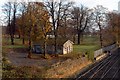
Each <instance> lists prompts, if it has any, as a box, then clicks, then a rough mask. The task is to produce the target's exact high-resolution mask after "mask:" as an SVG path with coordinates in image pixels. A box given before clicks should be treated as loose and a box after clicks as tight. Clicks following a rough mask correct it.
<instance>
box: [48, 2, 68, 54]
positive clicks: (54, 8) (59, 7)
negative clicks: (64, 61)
mask: <svg viewBox="0 0 120 80" xmlns="http://www.w3.org/2000/svg"><path fill="white" fill-rule="evenodd" d="M65 2H66V1H64V0H60V1H59V2H57V1H54V0H50V1H47V2H46V6H47V8H48V11H49V14H50V16H51V20H52V26H53V34H54V36H55V38H54V46H55V50H54V53H56V52H57V48H56V46H57V38H58V29H59V27H60V26H61V25H60V21H61V20H62V18H63V16H66V11H67V10H68V8H69V7H70V3H68V2H67V3H65ZM65 5H67V6H66V8H65ZM63 9H64V10H63Z"/></svg>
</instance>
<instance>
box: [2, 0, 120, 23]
mask: <svg viewBox="0 0 120 80" xmlns="http://www.w3.org/2000/svg"><path fill="white" fill-rule="evenodd" d="M7 1H10V0H0V24H1V18H2V16H3V15H2V10H1V9H2V7H1V6H2V5H3V4H4V3H5V2H7ZM11 1H13V0H11ZM19 1H23V0H19ZM24 1H26V0H24ZM29 1H44V0H29ZM69 1H74V2H75V3H76V5H77V6H79V5H81V4H82V5H84V6H86V7H88V8H93V7H95V6H96V5H103V7H106V8H108V10H110V11H112V10H118V2H119V1H120V0H69Z"/></svg>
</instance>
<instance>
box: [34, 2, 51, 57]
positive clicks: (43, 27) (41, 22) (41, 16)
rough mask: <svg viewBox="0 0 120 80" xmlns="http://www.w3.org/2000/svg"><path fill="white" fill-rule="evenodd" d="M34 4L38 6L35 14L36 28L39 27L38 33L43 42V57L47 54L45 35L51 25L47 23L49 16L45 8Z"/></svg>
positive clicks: (39, 4)
mask: <svg viewBox="0 0 120 80" xmlns="http://www.w3.org/2000/svg"><path fill="white" fill-rule="evenodd" d="M35 4H36V6H38V8H37V11H36V12H37V14H36V22H37V24H36V26H39V27H40V32H41V33H40V35H41V37H42V38H43V40H44V56H45V54H46V53H47V40H48V37H47V33H48V32H49V31H51V24H50V21H49V19H50V16H49V13H48V11H47V9H46V7H45V6H44V5H43V4H42V3H38V2H36V3H35Z"/></svg>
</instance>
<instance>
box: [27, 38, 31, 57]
mask: <svg viewBox="0 0 120 80" xmlns="http://www.w3.org/2000/svg"><path fill="white" fill-rule="evenodd" d="M28 58H31V39H29V52H28Z"/></svg>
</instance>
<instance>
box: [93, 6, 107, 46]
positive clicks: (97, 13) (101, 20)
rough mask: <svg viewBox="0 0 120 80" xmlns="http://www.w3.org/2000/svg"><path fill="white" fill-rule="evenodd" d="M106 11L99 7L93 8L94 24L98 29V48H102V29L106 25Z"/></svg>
mask: <svg viewBox="0 0 120 80" xmlns="http://www.w3.org/2000/svg"><path fill="white" fill-rule="evenodd" d="M106 16H107V9H106V8H104V7H103V6H101V5H98V6H97V7H95V8H94V18H95V23H96V25H97V26H98V28H99V38H100V46H101V48H102V47H103V38H102V29H104V27H106V25H107V18H106Z"/></svg>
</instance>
